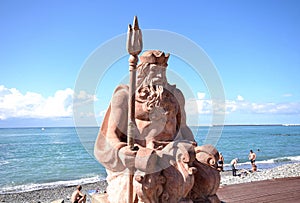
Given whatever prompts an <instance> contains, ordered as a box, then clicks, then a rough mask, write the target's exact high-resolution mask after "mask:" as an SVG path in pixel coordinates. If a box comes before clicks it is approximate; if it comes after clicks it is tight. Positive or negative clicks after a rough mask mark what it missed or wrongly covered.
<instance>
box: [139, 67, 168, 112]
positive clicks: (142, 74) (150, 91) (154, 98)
mask: <svg viewBox="0 0 300 203" xmlns="http://www.w3.org/2000/svg"><path fill="white" fill-rule="evenodd" d="M140 66H141V67H139V73H138V77H137V98H138V100H140V101H143V102H144V110H147V111H151V110H153V108H155V107H157V108H158V107H160V102H161V100H162V94H163V91H164V85H163V82H162V84H156V83H157V78H152V77H149V74H148V73H149V64H147V63H146V64H141V65H140Z"/></svg>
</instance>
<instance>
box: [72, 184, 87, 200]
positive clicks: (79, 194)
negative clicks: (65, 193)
mask: <svg viewBox="0 0 300 203" xmlns="http://www.w3.org/2000/svg"><path fill="white" fill-rule="evenodd" d="M81 189H82V187H81V185H77V187H76V190H75V191H74V192H73V193H72V197H71V202H72V203H85V202H86V195H85V194H83V193H82V192H81Z"/></svg>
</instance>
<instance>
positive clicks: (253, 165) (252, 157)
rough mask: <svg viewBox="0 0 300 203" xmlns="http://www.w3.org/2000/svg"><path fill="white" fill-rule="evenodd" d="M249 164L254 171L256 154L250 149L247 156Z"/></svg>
mask: <svg viewBox="0 0 300 203" xmlns="http://www.w3.org/2000/svg"><path fill="white" fill-rule="evenodd" d="M248 158H249V160H250V162H251V165H252V171H253V172H254V171H256V168H257V167H256V165H255V159H256V154H255V153H254V152H253V151H252V149H251V150H250V153H249V156H248Z"/></svg>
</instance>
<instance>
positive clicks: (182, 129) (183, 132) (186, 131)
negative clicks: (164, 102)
mask: <svg viewBox="0 0 300 203" xmlns="http://www.w3.org/2000/svg"><path fill="white" fill-rule="evenodd" d="M175 97H176V99H177V101H178V103H179V106H180V108H179V111H178V113H177V116H176V117H177V123H178V125H179V131H178V135H179V136H181V137H182V138H183V139H184V140H189V141H192V142H195V139H194V135H193V133H192V131H191V129H190V128H189V127H188V126H187V124H186V113H185V109H184V105H185V99H184V96H183V94H182V92H181V91H180V90H179V89H176V91H175Z"/></svg>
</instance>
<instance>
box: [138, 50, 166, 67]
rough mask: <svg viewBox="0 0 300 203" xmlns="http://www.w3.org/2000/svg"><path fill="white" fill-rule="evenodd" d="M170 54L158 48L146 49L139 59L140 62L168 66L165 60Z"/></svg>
mask: <svg viewBox="0 0 300 203" xmlns="http://www.w3.org/2000/svg"><path fill="white" fill-rule="evenodd" d="M169 56H170V54H168V53H167V54H165V53H164V52H163V51H159V50H148V51H145V52H144V53H143V54H142V55H141V56H140V60H141V62H142V63H151V64H158V65H162V66H168V64H167V62H168V59H169Z"/></svg>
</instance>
